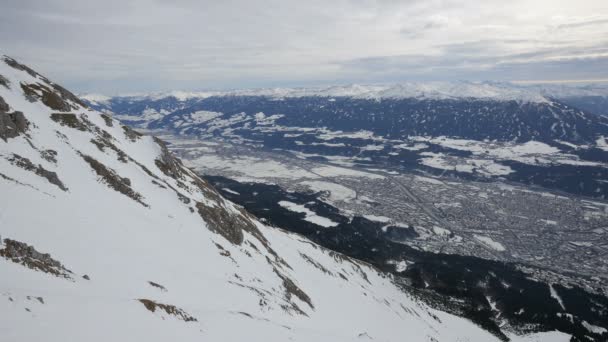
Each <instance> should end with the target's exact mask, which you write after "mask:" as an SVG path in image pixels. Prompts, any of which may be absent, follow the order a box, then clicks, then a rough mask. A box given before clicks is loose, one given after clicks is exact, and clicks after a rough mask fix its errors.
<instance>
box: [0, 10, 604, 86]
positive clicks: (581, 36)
mask: <svg viewBox="0 0 608 342" xmlns="http://www.w3.org/2000/svg"><path fill="white" fill-rule="evenodd" d="M602 14H606V15H608V3H607V2H606V1H604V0H584V1H583V0H581V1H578V2H576V3H572V2H557V3H556V2H555V1H549V0H513V1H509V2H504V1H498V0H488V1H484V2H478V1H473V0H462V1H455V0H430V1H426V0H425V1H423V0H411V1H398V0H335V1H329V2H328V1H321V0H309V1H295V0H268V1H264V2H263V3H262V2H254V1H248V0H226V1H221V2H220V1H211V0H208V1H197V0H176V1H170V2H169V1H161V0H121V1H119V0H106V1H88V0H80V1H78V0H47V1H36V0H5V1H3V2H2V3H0V41H2V42H3V44H2V46H1V47H0V48H1V49H2V53H5V54H9V55H12V56H14V57H17V58H20V59H22V60H23V61H24V62H25V63H28V64H31V65H32V66H33V67H35V68H37V69H39V70H40V71H41V72H43V73H45V74H47V75H48V76H49V77H51V78H53V79H55V80H57V81H58V82H61V83H63V84H66V85H67V86H68V87H71V88H75V89H76V90H77V91H97V92H104V93H110V94H113V93H120V92H135V91H152V90H168V89H176V88H179V89H210V88H242V87H256V86H299V85H309V84H327V83H338V82H364V81H369V80H375V81H378V82H382V81H391V80H395V79H399V80H401V79H409V78H410V77H411V78H416V79H441V80H450V79H454V78H459V79H478V78H480V77H482V76H484V75H486V76H487V77H483V78H484V79H498V80H504V79H512V78H513V74H520V73H521V74H522V75H523V71H518V70H526V71H527V72H530V73H531V74H530V75H529V76H530V77H528V78H540V77H541V75H540V73H541V72H540V70H543V71H542V74H547V73H549V72H553V73H555V75H553V76H555V78H556V79H557V78H566V74H567V75H569V76H568V77H567V78H577V77H581V78H582V77H588V75H589V74H590V73H591V70H590V69H591V68H593V67H595V68H598V69H597V70H594V72H595V73H596V76H597V77H599V78H607V77H608V74H607V72H608V71H605V70H608V69H606V68H605V69H604V70H600V69H599V67H601V66H602V65H604V64H602V63H603V62H602V61H603V60H604V56H605V54H606V45H607V44H608V25H606V24H605V21H606V20H608V19H607V18H608V17H606V16H604V17H602ZM589 61H592V62H589ZM585 63H588V64H587V65H584V64H585ZM555 65H562V66H564V68H565V69H560V68H556V67H554V66H555ZM527 66H529V67H527ZM532 66H534V67H532ZM566 66H567V67H566ZM490 71H491V72H490ZM577 72H578V73H579V75H577ZM535 73H536V74H539V75H535ZM548 76H549V75H548ZM543 78H545V77H543ZM552 78H553V77H552Z"/></svg>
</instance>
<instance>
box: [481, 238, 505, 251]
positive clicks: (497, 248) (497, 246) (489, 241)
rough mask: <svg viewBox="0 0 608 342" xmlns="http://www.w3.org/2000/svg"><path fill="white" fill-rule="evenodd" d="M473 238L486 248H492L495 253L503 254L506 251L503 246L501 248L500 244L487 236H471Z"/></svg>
mask: <svg viewBox="0 0 608 342" xmlns="http://www.w3.org/2000/svg"><path fill="white" fill-rule="evenodd" d="M473 237H475V239H476V240H477V241H479V242H481V243H482V244H484V245H485V246H487V247H490V248H492V249H493V250H495V251H498V252H504V251H506V250H507V249H506V248H505V246H503V245H502V244H501V243H500V242H497V241H494V240H492V238H490V237H488V236H483V235H477V234H473Z"/></svg>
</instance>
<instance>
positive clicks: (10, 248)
mask: <svg viewBox="0 0 608 342" xmlns="http://www.w3.org/2000/svg"><path fill="white" fill-rule="evenodd" d="M3 246H4V248H2V249H0V256H1V257H4V258H5V259H8V260H10V261H12V262H14V263H17V264H21V265H23V266H25V267H28V268H30V269H33V270H37V271H41V272H45V273H49V274H52V275H54V276H56V277H59V278H66V279H72V277H71V274H72V272H71V271H70V270H68V269H66V268H65V267H63V265H61V263H60V262H59V261H57V260H55V259H53V258H52V257H51V255H50V254H48V253H40V252H38V251H37V250H36V249H35V248H34V247H33V246H30V245H27V244H25V243H23V242H19V241H15V240H11V239H4V244H3Z"/></svg>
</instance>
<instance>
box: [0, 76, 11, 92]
mask: <svg viewBox="0 0 608 342" xmlns="http://www.w3.org/2000/svg"><path fill="white" fill-rule="evenodd" d="M0 85H1V86H4V87H5V88H6V89H10V88H11V87H10V82H9V81H8V79H7V78H6V77H4V76H2V75H0Z"/></svg>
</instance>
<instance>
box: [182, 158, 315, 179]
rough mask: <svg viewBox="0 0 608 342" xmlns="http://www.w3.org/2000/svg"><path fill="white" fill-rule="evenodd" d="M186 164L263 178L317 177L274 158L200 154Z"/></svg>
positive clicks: (203, 169) (195, 167) (203, 170)
mask: <svg viewBox="0 0 608 342" xmlns="http://www.w3.org/2000/svg"><path fill="white" fill-rule="evenodd" d="M187 165H188V166H190V167H192V168H194V169H195V170H197V171H201V172H205V170H211V169H216V170H229V171H232V172H235V173H238V174H240V175H243V176H246V177H250V178H256V179H260V180H263V179H265V178H269V176H271V177H275V178H283V179H302V178H309V179H314V178H319V176H318V175H316V174H315V173H312V172H308V171H306V170H304V169H302V168H298V167H292V166H288V165H286V164H283V163H280V162H278V161H276V160H263V159H259V158H253V157H240V158H238V159H237V158H225V157H222V156H219V155H212V154H210V155H202V156H200V157H197V158H193V159H189V160H188V161H187Z"/></svg>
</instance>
